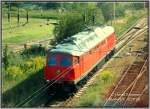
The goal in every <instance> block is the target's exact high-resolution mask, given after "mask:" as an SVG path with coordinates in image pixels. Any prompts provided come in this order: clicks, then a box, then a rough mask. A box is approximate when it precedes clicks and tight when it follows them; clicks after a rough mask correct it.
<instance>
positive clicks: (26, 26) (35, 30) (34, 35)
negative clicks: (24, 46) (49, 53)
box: [2, 17, 54, 44]
mask: <svg viewBox="0 0 150 109" xmlns="http://www.w3.org/2000/svg"><path fill="white" fill-rule="evenodd" d="M49 22H50V21H49ZM53 29H54V25H53V24H49V23H48V22H47V20H46V19H36V18H29V23H26V19H25V18H21V19H20V23H19V25H18V24H17V20H16V18H14V17H13V18H11V22H10V24H9V23H8V21H7V19H6V18H3V20H2V30H3V31H2V41H3V43H13V44H21V43H26V42H30V41H37V40H43V39H47V38H50V37H52V36H53Z"/></svg>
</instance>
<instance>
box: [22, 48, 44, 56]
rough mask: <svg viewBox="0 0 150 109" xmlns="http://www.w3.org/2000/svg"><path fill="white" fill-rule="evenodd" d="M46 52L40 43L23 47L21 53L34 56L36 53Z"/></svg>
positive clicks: (42, 53) (42, 54)
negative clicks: (26, 47)
mask: <svg viewBox="0 0 150 109" xmlns="http://www.w3.org/2000/svg"><path fill="white" fill-rule="evenodd" d="M45 54H46V48H45V47H42V45H32V46H31V47H30V48H28V49H25V50H24V51H23V52H22V53H21V55H24V56H30V55H33V56H36V55H41V56H44V55H45Z"/></svg>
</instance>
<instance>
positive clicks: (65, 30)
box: [54, 13, 85, 42]
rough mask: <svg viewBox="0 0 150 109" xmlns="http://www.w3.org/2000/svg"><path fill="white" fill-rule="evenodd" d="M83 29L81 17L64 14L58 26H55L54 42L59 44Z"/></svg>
mask: <svg viewBox="0 0 150 109" xmlns="http://www.w3.org/2000/svg"><path fill="white" fill-rule="evenodd" d="M83 28H85V24H84V20H83V17H82V16H81V15H80V14H78V13H72V14H66V15H65V16H62V17H61V19H60V21H59V24H58V25H57V26H56V28H55V30H54V33H55V36H56V37H55V41H57V42H59V41H61V40H63V39H65V38H67V37H70V36H72V35H74V34H76V33H78V32H80V31H81V30H82V29H83Z"/></svg>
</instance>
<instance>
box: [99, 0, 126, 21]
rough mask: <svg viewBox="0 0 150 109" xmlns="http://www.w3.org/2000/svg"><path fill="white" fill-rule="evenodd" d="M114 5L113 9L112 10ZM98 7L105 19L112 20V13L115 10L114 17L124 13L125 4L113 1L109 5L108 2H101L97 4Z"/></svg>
mask: <svg viewBox="0 0 150 109" xmlns="http://www.w3.org/2000/svg"><path fill="white" fill-rule="evenodd" d="M114 6H115V10H114ZM99 7H100V8H101V10H102V13H103V16H104V18H105V20H106V22H107V21H108V20H112V19H113V18H114V16H113V14H114V11H115V17H121V16H124V15H125V9H126V7H125V5H122V4H121V3H113V4H111V5H110V3H107V2H106V3H101V4H99Z"/></svg>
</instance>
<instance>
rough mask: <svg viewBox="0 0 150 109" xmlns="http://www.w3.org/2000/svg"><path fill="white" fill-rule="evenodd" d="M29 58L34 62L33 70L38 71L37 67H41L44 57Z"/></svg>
mask: <svg viewBox="0 0 150 109" xmlns="http://www.w3.org/2000/svg"><path fill="white" fill-rule="evenodd" d="M31 60H32V62H33V63H34V69H35V70H34V71H38V70H39V69H41V68H42V67H43V65H44V63H45V59H43V58H42V57H40V56H38V57H35V58H32V59H31Z"/></svg>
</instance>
